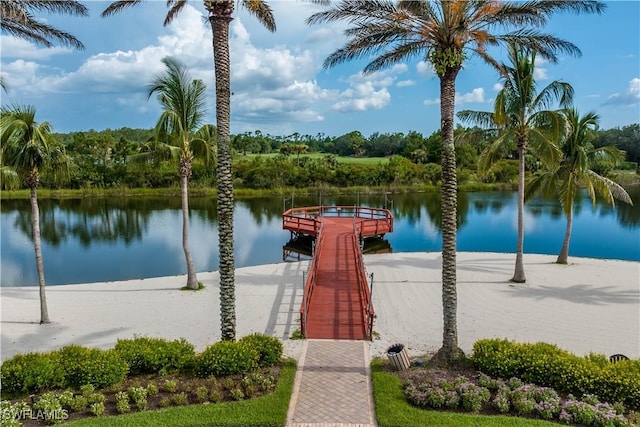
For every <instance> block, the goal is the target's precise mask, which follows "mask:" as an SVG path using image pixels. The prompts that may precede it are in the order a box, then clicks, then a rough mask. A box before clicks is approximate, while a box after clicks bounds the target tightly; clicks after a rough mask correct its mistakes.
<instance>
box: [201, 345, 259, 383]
mask: <svg viewBox="0 0 640 427" xmlns="http://www.w3.org/2000/svg"><path fill="white" fill-rule="evenodd" d="M259 357H260V355H259V354H258V352H257V351H256V350H254V349H253V348H251V347H249V346H248V345H247V344H246V343H244V342H240V341H238V342H232V341H220V342H217V343H215V344H212V345H210V346H209V347H207V348H206V349H205V350H204V351H203V352H202V353H201V354H200V355H199V356H198V358H197V359H196V367H195V373H196V375H198V376H199V377H202V378H206V377H210V376H215V377H220V376H225V375H234V374H243V373H245V372H249V371H252V370H254V369H256V368H257V367H258V360H259Z"/></svg>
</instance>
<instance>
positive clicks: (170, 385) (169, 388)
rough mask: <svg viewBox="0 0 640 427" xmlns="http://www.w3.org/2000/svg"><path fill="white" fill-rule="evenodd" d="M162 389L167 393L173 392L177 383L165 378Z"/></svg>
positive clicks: (176, 388) (176, 389) (176, 387)
mask: <svg viewBox="0 0 640 427" xmlns="http://www.w3.org/2000/svg"><path fill="white" fill-rule="evenodd" d="M162 390H164V391H166V392H167V393H175V392H176V391H178V383H177V382H176V381H175V380H165V381H164V383H163V384H162Z"/></svg>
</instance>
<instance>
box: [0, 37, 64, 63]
mask: <svg viewBox="0 0 640 427" xmlns="http://www.w3.org/2000/svg"><path fill="white" fill-rule="evenodd" d="M0 45H1V46H2V56H3V57H5V58H20V59H40V60H41V59H48V58H51V57H52V56H54V55H64V54H68V53H71V52H73V51H72V50H71V49H70V48H68V47H62V46H54V47H44V48H42V47H38V46H36V45H35V44H33V43H30V42H28V41H26V40H23V39H19V38H16V37H12V36H0Z"/></svg>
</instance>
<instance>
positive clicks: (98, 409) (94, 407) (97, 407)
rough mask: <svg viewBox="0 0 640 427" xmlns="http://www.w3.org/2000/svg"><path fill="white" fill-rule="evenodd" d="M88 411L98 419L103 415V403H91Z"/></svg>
mask: <svg viewBox="0 0 640 427" xmlns="http://www.w3.org/2000/svg"><path fill="white" fill-rule="evenodd" d="M89 410H90V411H91V413H92V414H93V415H95V416H96V417H99V416H100V415H102V414H104V403H102V402H96V403H92V404H91V406H90V407H89Z"/></svg>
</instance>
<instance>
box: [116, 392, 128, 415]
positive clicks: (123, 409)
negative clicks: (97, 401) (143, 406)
mask: <svg viewBox="0 0 640 427" xmlns="http://www.w3.org/2000/svg"><path fill="white" fill-rule="evenodd" d="M116 411H118V413H119V414H126V413H127V412H130V411H131V405H129V394H128V393H127V392H126V391H120V392H118V393H116Z"/></svg>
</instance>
